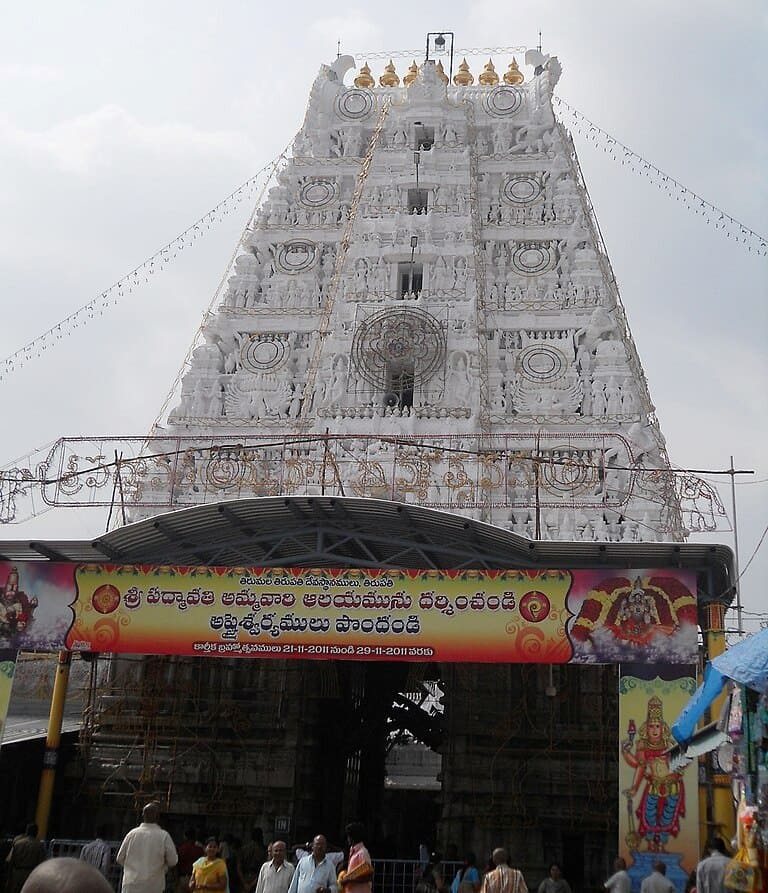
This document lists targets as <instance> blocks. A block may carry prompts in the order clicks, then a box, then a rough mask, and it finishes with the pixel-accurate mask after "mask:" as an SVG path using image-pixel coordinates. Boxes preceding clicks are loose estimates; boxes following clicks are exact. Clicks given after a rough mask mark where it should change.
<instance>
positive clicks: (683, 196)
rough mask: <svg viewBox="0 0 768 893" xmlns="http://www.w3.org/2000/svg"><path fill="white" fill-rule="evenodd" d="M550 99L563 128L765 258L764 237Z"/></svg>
mask: <svg viewBox="0 0 768 893" xmlns="http://www.w3.org/2000/svg"><path fill="white" fill-rule="evenodd" d="M552 100H553V102H555V103H556V104H557V106H558V108H559V109H560V111H561V115H560V120H561V122H562V123H563V124H564V125H565V126H566V127H568V128H569V129H571V130H576V131H577V132H578V133H580V134H581V135H582V136H583V137H584V138H585V139H587V140H588V141H590V142H592V143H594V144H595V145H596V146H597V148H599V149H602V151H603V152H605V153H606V154H607V155H610V156H611V158H613V160H614V161H619V162H621V164H622V165H623V166H625V167H628V168H629V169H630V170H631V171H633V172H634V173H638V174H640V175H641V176H644V177H647V178H648V179H649V180H650V181H651V182H652V183H654V184H655V185H656V187H657V188H658V189H662V190H664V191H666V192H667V193H668V194H669V195H673V196H674V197H675V200H676V201H681V202H682V203H683V204H684V205H685V206H686V207H687V208H688V209H689V210H691V211H693V212H694V213H695V214H698V215H701V216H702V217H704V219H705V220H706V221H707V223H710V224H712V225H713V226H714V227H715V229H717V230H720V231H721V232H723V233H724V235H725V237H726V238H727V239H733V240H734V241H736V242H737V243H741V244H742V245H744V246H746V248H747V250H748V251H750V252H751V251H754V252H756V253H757V254H758V255H759V256H760V257H765V256H766V255H767V254H768V238H766V237H765V236H761V235H760V234H759V233H756V232H755V231H754V230H752V229H750V228H749V227H748V226H746V224H744V223H742V222H741V221H740V220H737V219H736V218H735V217H733V216H732V215H731V214H728V213H727V212H726V211H723V210H722V208H718V207H717V206H716V205H713V204H712V202H708V201H707V200H706V199H704V198H702V197H701V196H700V195H698V194H697V193H696V192H694V191H693V190H692V189H688V187H687V186H684V185H683V184H682V183H681V182H680V181H679V180H676V179H675V178H674V177H672V176H670V175H669V174H667V173H665V172H664V171H663V170H661V168H659V167H657V166H656V165H655V164H653V163H652V162H650V161H647V160H646V159H645V158H643V157H642V156H641V155H638V153H637V152H635V151H634V150H632V149H630V148H629V146H626V145H625V144H624V143H622V142H621V141H620V140H617V139H616V137H613V136H611V134H610V133H607V132H606V131H605V130H603V129H602V127H599V126H598V125H597V124H595V122H594V121H592V120H590V119H589V118H587V116H586V115H583V114H582V113H581V112H580V111H578V110H577V109H575V108H573V106H571V105H569V103H567V102H566V101H565V100H564V99H562V98H561V97H560V96H553V97H552Z"/></svg>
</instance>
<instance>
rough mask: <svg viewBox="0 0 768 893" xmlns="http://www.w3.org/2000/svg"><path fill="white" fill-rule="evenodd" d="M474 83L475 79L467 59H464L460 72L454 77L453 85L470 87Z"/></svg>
mask: <svg viewBox="0 0 768 893" xmlns="http://www.w3.org/2000/svg"><path fill="white" fill-rule="evenodd" d="M474 82H475V78H474V76H473V74H472V72H471V71H470V70H469V65H468V64H467V60H466V58H464V59H462V60H461V65H459V70H458V71H457V72H456V74H455V75H454V76H453V83H454V84H456V86H457V87H468V86H469V85H470V84H474Z"/></svg>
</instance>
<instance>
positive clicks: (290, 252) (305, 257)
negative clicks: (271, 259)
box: [275, 239, 317, 273]
mask: <svg viewBox="0 0 768 893" xmlns="http://www.w3.org/2000/svg"><path fill="white" fill-rule="evenodd" d="M316 261H317V246H316V245H315V243H314V242H310V241H309V240H308V239H294V240H293V241H292V242H284V243H283V244H282V245H281V246H280V247H279V248H278V249H277V254H276V256H275V264H276V265H277V266H278V268H279V269H281V270H282V271H283V272H284V273H302V272H303V271H304V270H308V269H309V268H310V267H313V266H314V265H315V262H316Z"/></svg>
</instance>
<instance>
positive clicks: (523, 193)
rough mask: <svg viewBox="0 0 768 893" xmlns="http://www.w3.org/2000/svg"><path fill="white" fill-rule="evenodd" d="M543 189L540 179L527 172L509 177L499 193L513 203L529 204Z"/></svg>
mask: <svg viewBox="0 0 768 893" xmlns="http://www.w3.org/2000/svg"><path fill="white" fill-rule="evenodd" d="M543 191H544V187H543V186H542V185H541V181H540V180H538V179H537V178H536V177H531V176H529V175H528V174H521V175H520V176H517V177H510V178H509V180H507V182H506V183H505V184H504V186H503V187H502V190H501V194H502V195H503V196H504V198H505V199H506V200H507V201H508V202H510V204H513V205H530V204H531V203H532V202H535V201H536V199H537V198H539V196H540V195H541V194H542V192H543Z"/></svg>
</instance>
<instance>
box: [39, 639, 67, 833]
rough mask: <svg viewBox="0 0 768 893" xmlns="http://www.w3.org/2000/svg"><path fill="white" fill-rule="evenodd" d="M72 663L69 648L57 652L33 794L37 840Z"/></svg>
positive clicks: (44, 820)
mask: <svg viewBox="0 0 768 893" xmlns="http://www.w3.org/2000/svg"><path fill="white" fill-rule="evenodd" d="M71 663H72V652H71V651H60V652H59V662H58V663H57V664H56V678H55V680H54V683H53V695H52V696H51V712H50V715H49V717H48V735H47V737H46V739H45V754H44V756H43V771H42V772H41V774H40V790H39V792H38V795H37V811H36V813H35V822H36V823H37V827H38V833H39V836H40V838H41V839H43V840H44V839H45V838H46V837H47V836H48V820H49V819H50V816H51V803H52V801H53V785H54V782H55V781H56V765H57V763H58V761H59V745H60V744H61V724H62V721H63V719H64V703H65V701H66V699H67V684H68V682H69V667H70V664H71Z"/></svg>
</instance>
